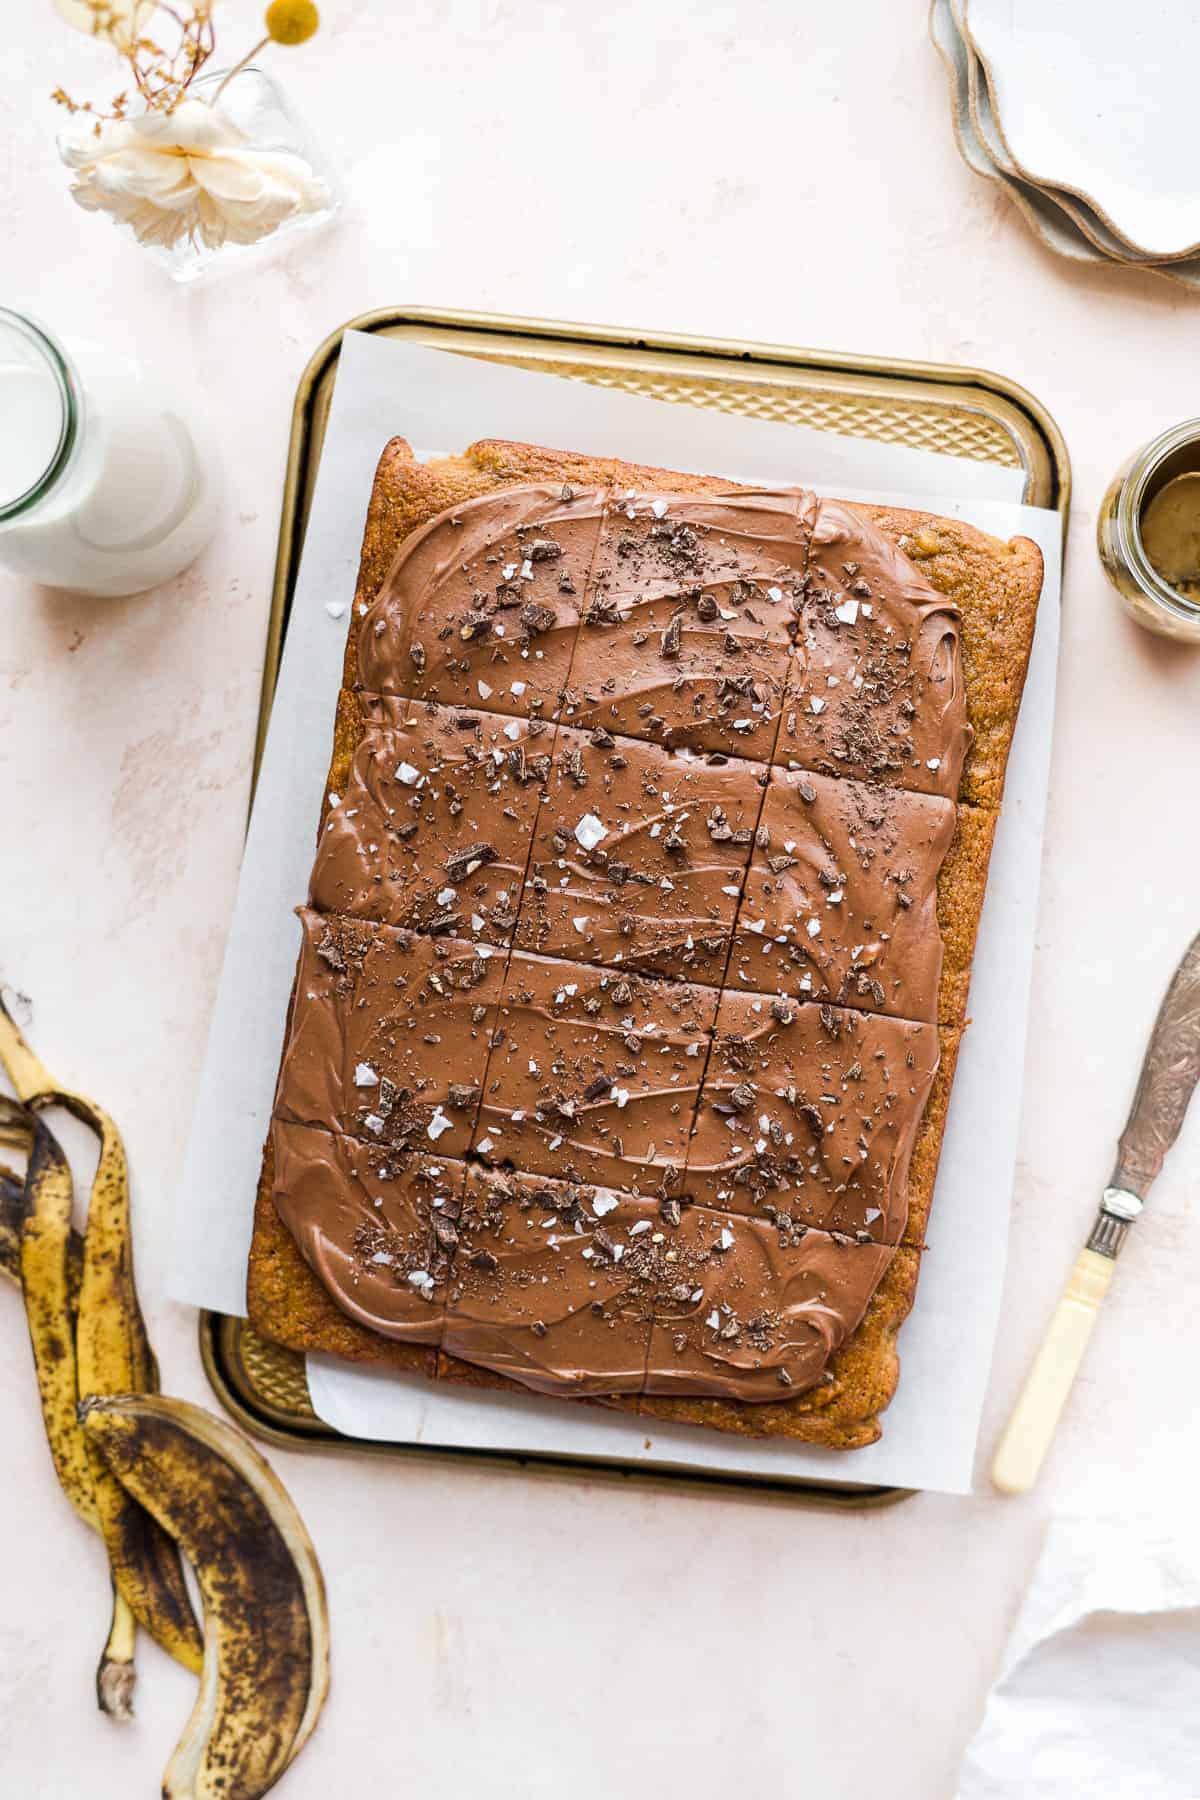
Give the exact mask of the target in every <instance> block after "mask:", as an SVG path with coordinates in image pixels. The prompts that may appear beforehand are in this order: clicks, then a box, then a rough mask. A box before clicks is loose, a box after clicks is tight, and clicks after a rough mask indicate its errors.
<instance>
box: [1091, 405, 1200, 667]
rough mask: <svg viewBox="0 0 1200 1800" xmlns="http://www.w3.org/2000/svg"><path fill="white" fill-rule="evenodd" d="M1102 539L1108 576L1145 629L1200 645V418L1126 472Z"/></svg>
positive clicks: (1117, 479)
mask: <svg viewBox="0 0 1200 1800" xmlns="http://www.w3.org/2000/svg"><path fill="white" fill-rule="evenodd" d="M1097 540H1098V545H1099V550H1100V560H1101V562H1102V563H1103V564H1104V568H1105V572H1106V573H1107V575H1108V578H1109V580H1110V581H1111V582H1112V584H1113V586H1114V587H1115V588H1116V590H1117V592H1118V593H1119V594H1120V596H1121V599H1122V600H1123V601H1124V603H1125V606H1126V608H1127V610H1128V611H1129V612H1130V613H1131V614H1132V615H1133V617H1134V618H1135V619H1136V620H1137V621H1138V623H1139V624H1140V625H1144V626H1145V627H1146V628H1147V630H1149V631H1154V632H1157V633H1158V634H1159V635H1160V636H1162V637H1171V638H1175V639H1176V640H1177V641H1179V642H1183V643H1192V644H1200V419H1189V420H1187V421H1186V422H1185V423H1184V424H1182V425H1176V426H1174V427H1173V428H1172V429H1171V430H1170V431H1165V432H1163V434H1162V436H1161V437H1157V438H1155V439H1154V440H1153V442H1152V443H1149V444H1146V445H1144V446H1143V448H1142V449H1141V450H1139V451H1137V452H1136V453H1135V454H1134V455H1133V456H1132V457H1130V459H1129V461H1128V462H1127V463H1126V464H1125V465H1124V467H1123V468H1122V469H1120V470H1119V471H1118V473H1117V474H1116V475H1115V476H1114V478H1113V480H1112V482H1111V484H1110V486H1109V489H1108V492H1107V493H1106V494H1105V496H1104V501H1103V504H1102V506H1101V508H1100V518H1099V521H1098V524H1097Z"/></svg>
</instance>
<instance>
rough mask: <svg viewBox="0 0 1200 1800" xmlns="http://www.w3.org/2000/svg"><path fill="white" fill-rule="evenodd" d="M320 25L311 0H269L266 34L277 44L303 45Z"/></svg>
mask: <svg viewBox="0 0 1200 1800" xmlns="http://www.w3.org/2000/svg"><path fill="white" fill-rule="evenodd" d="M320 23H321V15H320V13H319V12H318V11H317V9H316V7H315V6H314V5H313V3H312V0H271V4H270V6H268V8H267V14H266V24H267V34H268V36H269V37H271V38H272V39H273V40H274V42H275V43H277V44H305V43H307V42H308V40H309V38H310V37H312V35H313V33H314V32H315V31H316V29H317V26H318V25H319V24H320Z"/></svg>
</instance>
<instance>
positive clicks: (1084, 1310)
mask: <svg viewBox="0 0 1200 1800" xmlns="http://www.w3.org/2000/svg"><path fill="white" fill-rule="evenodd" d="M1198 1082H1200V934H1198V935H1197V936H1196V937H1195V938H1194V939H1193V940H1192V942H1191V944H1190V945H1189V947H1188V949H1187V951H1186V952H1185V954H1184V958H1183V961H1182V962H1181V963H1180V965H1179V967H1178V968H1177V969H1176V971H1175V974H1174V975H1173V977H1172V979H1171V985H1170V986H1169V987H1168V989H1167V992H1166V995H1165V997H1164V999H1163V1003H1162V1005H1161V1006H1160V1007H1159V1010H1158V1018H1157V1019H1156V1020H1155V1023H1154V1030H1153V1031H1152V1032H1151V1034H1150V1044H1149V1047H1148V1048H1147V1051H1146V1057H1145V1061H1144V1062H1143V1063H1142V1073H1141V1077H1140V1079H1139V1081H1138V1086H1137V1092H1136V1094H1135V1095H1134V1097H1133V1105H1132V1107H1131V1108H1130V1112H1129V1118H1128V1121H1127V1122H1126V1125H1125V1129H1124V1131H1123V1132H1122V1133H1121V1140H1120V1143H1119V1145H1118V1147H1117V1162H1116V1167H1115V1169H1114V1170H1113V1173H1112V1179H1111V1180H1110V1182H1109V1185H1108V1186H1107V1187H1106V1188H1105V1190H1104V1193H1103V1195H1102V1197H1101V1200H1100V1209H1099V1211H1098V1212H1097V1214H1096V1222H1095V1224H1094V1225H1093V1226H1092V1230H1091V1235H1090V1236H1089V1238H1088V1240H1087V1244H1086V1246H1085V1247H1084V1249H1083V1250H1082V1251H1081V1252H1080V1255H1079V1260H1078V1262H1077V1263H1076V1264H1075V1267H1074V1269H1073V1270H1072V1272H1071V1279H1070V1280H1069V1282H1068V1283H1067V1286H1066V1290H1065V1292H1064V1294H1063V1297H1062V1299H1061V1300H1060V1301H1059V1303H1058V1309H1057V1311H1056V1312H1055V1314H1054V1317H1053V1318H1052V1319H1051V1321H1050V1326H1049V1329H1048V1331H1047V1332H1046V1335H1045V1337H1044V1338H1043V1340H1042V1346H1041V1349H1040V1350H1039V1351H1038V1353H1037V1356H1036V1357H1035V1359H1034V1363H1033V1367H1032V1368H1031V1369H1030V1371H1029V1375H1028V1376H1027V1378H1026V1381H1025V1386H1024V1387H1023V1388H1022V1390H1021V1394H1020V1397H1019V1399H1018V1400H1017V1404H1016V1406H1015V1407H1014V1409H1013V1414H1012V1417H1011V1419H1010V1420H1009V1422H1008V1426H1007V1428H1006V1430H1005V1432H1004V1436H1003V1437H1002V1438H1001V1440H1000V1447H999V1449H998V1450H997V1452H996V1458H995V1461H994V1462H993V1464H992V1480H993V1481H994V1482H995V1484H996V1486H997V1487H998V1488H1000V1489H1001V1490H1002V1491H1003V1492H1004V1493H1007V1494H1021V1493H1024V1492H1025V1491H1026V1490H1027V1489H1028V1488H1030V1487H1032V1486H1033V1483H1034V1481H1035V1480H1036V1479H1037V1474H1038V1470H1039V1469H1040V1468H1041V1466H1042V1461H1043V1459H1044V1457H1045V1454H1046V1451H1047V1450H1048V1449H1049V1447H1050V1440H1051V1438H1052V1437H1053V1436H1054V1429H1055V1426H1056V1425H1057V1424H1058V1420H1059V1415H1060V1414H1061V1412H1062V1409H1063V1406H1064V1404H1065V1403H1066V1398H1067V1395H1068V1394H1069V1393H1070V1391H1071V1384H1072V1382H1073V1381H1074V1379H1075V1375H1076V1372H1077V1370H1078V1368H1079V1365H1080V1363H1081V1362H1082V1360H1083V1353H1084V1350H1085V1349H1086V1348H1087V1343H1088V1339H1089V1338H1090V1337H1091V1335H1092V1327H1093V1325H1094V1324H1095V1322H1096V1317H1097V1314H1098V1313H1099V1311H1100V1306H1101V1303H1102V1302H1103V1300H1104V1296H1105V1295H1106V1294H1107V1292H1108V1286H1109V1283H1110V1281H1111V1280H1112V1273H1113V1266H1114V1264H1115V1262H1116V1258H1117V1256H1118V1254H1119V1252H1120V1249H1121V1246H1122V1244H1123V1243H1124V1242H1125V1238H1126V1236H1127V1235H1128V1232H1129V1227H1130V1226H1131V1225H1132V1223H1133V1221H1134V1220H1135V1219H1136V1218H1137V1216H1138V1214H1139V1213H1140V1212H1141V1210H1142V1207H1143V1205H1144V1204H1145V1201H1146V1198H1147V1196H1148V1194H1149V1192H1150V1189H1151V1187H1152V1185H1153V1183H1154V1181H1155V1178H1156V1177H1157V1175H1158V1173H1159V1171H1160V1169H1161V1168H1162V1166H1163V1159H1164V1158H1165V1156H1166V1154H1167V1151H1168V1150H1169V1149H1170V1148H1171V1145H1172V1144H1173V1143H1174V1142H1175V1139H1176V1138H1177V1137H1178V1136H1179V1128H1180V1126H1181V1125H1182V1124H1183V1119H1184V1114H1185V1113H1186V1112H1187V1108H1188V1101H1189V1100H1190V1099H1191V1097H1192V1093H1193V1091H1194V1089H1195V1087H1196V1085H1197V1083H1198Z"/></svg>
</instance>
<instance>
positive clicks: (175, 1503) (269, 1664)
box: [80, 1394, 329, 1800]
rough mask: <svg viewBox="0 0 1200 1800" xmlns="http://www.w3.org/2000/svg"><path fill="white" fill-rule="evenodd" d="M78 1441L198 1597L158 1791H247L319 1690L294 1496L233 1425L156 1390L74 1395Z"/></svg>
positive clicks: (208, 1799)
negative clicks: (199, 1639)
mask: <svg viewBox="0 0 1200 1800" xmlns="http://www.w3.org/2000/svg"><path fill="white" fill-rule="evenodd" d="M80 1416H81V1418H82V1420H83V1427H84V1431H85V1433H86V1434H87V1436H88V1438H89V1439H90V1441H91V1442H92V1443H93V1444H94V1445H95V1447H96V1448H97V1450H99V1452H100V1453H101V1455H102V1456H103V1457H104V1458H105V1460H106V1461H107V1463H108V1465H109V1467H110V1468H111V1469H112V1471H113V1473H114V1474H115V1475H116V1476H117V1477H118V1479H119V1480H120V1481H121V1482H122V1483H123V1484H124V1486H126V1487H127V1488H128V1490H129V1492H130V1493H131V1494H132V1495H133V1496H134V1498H135V1499H137V1500H139V1501H140V1502H141V1504H142V1505H143V1506H144V1507H145V1508H146V1509H147V1511H148V1512H151V1513H153V1514H154V1516H155V1518H156V1519H157V1520H158V1522H159V1523H160V1525H162V1526H163V1528H164V1529H165V1530H166V1531H169V1532H170V1533H171V1535H172V1537H174V1538H175V1539H176V1540H177V1542H178V1544H179V1546H180V1548H181V1549H182V1551H183V1553H184V1555H185V1556H186V1557H187V1558H188V1560H189V1562H190V1563H191V1564H192V1566H193V1568H194V1569H195V1571H196V1577H197V1580H198V1581H199V1584H200V1591H201V1593H202V1595H203V1597H204V1671H203V1674H202V1676H201V1681H200V1692H199V1695H198V1696H197V1700H196V1705H195V1708H194V1709H193V1712H192V1716H191V1718H190V1719H189V1720H188V1723H187V1728H186V1729H185V1731H184V1734H183V1736H182V1738H181V1739H180V1741H179V1743H178V1745H177V1746H176V1749H175V1752H174V1754H173V1756H172V1757H171V1761H170V1763H169V1765H168V1767H167V1771H166V1774H165V1776H164V1778H163V1795H164V1800H218V1797H219V1800H257V1796H258V1795H260V1794H265V1793H266V1791H267V1789H268V1788H270V1787H272V1786H273V1785H274V1783H275V1782H276V1781H277V1780H278V1779H279V1777H280V1776H281V1775H282V1774H283V1771H284V1770H285V1769H286V1768H287V1766H288V1764H289V1763H290V1762H291V1761H292V1759H293V1758H294V1757H295V1756H296V1755H297V1754H298V1753H299V1751H300V1749H301V1748H302V1747H303V1745H304V1743H305V1742H306V1741H307V1739H308V1737H309V1734H310V1733H311V1731H312V1729H313V1727H314V1725H315V1724H316V1722H317V1716H318V1714H319V1713H320V1710H321V1707H322V1706H323V1705H324V1703H325V1696H326V1694H327V1693H328V1690H329V1622H328V1616H327V1613H326V1606H325V1586H324V1582H323V1581H322V1578H321V1570H320V1566H319V1564H318V1562H317V1556H316V1552H315V1550H314V1549H313V1546H312V1541H311V1539H310V1538H309V1535H308V1533H307V1531H306V1530H305V1528H304V1524H303V1522H302V1520H301V1518H300V1515H299V1514H298V1513H297V1511H296V1508H295V1506H294V1505H293V1504H292V1501H291V1500H290V1499H289V1497H288V1495H287V1492H286V1491H285V1489H284V1488H283V1486H282V1484H281V1483H280V1481H279V1480H278V1478H277V1477H276V1476H275V1475H274V1474H273V1472H272V1471H271V1469H270V1467H269V1466H268V1464H267V1463H266V1462H264V1461H263V1458H262V1457H261V1456H260V1455H259V1454H258V1451H257V1450H255V1449H254V1448H253V1446H252V1445H251V1444H250V1443H249V1442H248V1441H247V1439H246V1438H244V1437H243V1436H242V1434H241V1433H240V1432H238V1431H235V1430H234V1429H233V1427H232V1426H230V1425H227V1424H225V1423H224V1422H223V1421H222V1420H220V1419H217V1418H214V1417H213V1415H212V1414H211V1413H207V1412H204V1411H202V1410H201V1408H199V1407H197V1406H192V1405H189V1404H188V1402H187V1401H184V1400H173V1399H170V1398H168V1397H167V1396H165V1395H161V1394H153V1395H136V1394H131V1395H106V1396H97V1397H93V1398H88V1399H86V1400H84V1401H83V1402H82V1403H81V1406H80Z"/></svg>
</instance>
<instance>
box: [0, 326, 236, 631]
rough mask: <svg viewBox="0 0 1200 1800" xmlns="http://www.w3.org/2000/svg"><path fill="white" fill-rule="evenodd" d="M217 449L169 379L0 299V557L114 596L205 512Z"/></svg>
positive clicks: (168, 568) (166, 554) (163, 565)
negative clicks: (65, 334)
mask: <svg viewBox="0 0 1200 1800" xmlns="http://www.w3.org/2000/svg"><path fill="white" fill-rule="evenodd" d="M220 502H221V479H220V463H219V461H218V458H217V455H216V449H215V445H214V444H213V442H212V440H211V438H210V437H209V435H208V433H207V432H206V431H205V430H204V429H203V428H202V427H201V426H200V425H199V424H198V422H197V421H196V420H195V419H194V418H193V417H191V416H190V415H189V413H188V411H187V409H186V407H185V406H184V405H183V404H181V401H180V399H179V397H178V396H177V395H176V394H175V393H174V392H173V390H172V386H171V383H170V380H169V379H166V378H164V377H163V376H162V374H161V373H160V372H159V371H157V370H156V371H154V372H153V373H152V374H151V373H149V372H147V371H146V370H145V369H143V368H142V366H141V364H140V363H137V362H135V361H134V360H133V359H132V358H130V357H124V356H117V355H114V354H113V353H112V352H111V351H109V350H107V349H105V348H104V347H103V346H101V345H98V344H94V343H89V342H87V341H85V340H82V339H74V338H71V339H68V340H66V341H64V342H60V341H59V340H58V339H56V338H54V337H52V336H51V334H50V333H49V332H48V331H46V330H45V328H44V327H43V326H41V325H38V324H36V323H35V322H34V321H33V320H32V319H29V318H26V317H24V316H23V315H22V314H21V313H16V312H10V311H9V310H8V309H7V308H4V307H0V568H3V569H7V570H9V571H11V572H12V573H13V574H15V575H19V576H24V577H25V578H26V579H27V580H29V581H36V582H42V583H45V584H46V585H47V586H50V587H58V588H65V589H67V590H68V591H69V592H71V593H76V594H94V595H97V596H99V597H102V598H109V599H115V598H117V597H118V596H120V595H123V594H136V593H141V592H142V591H143V590H144V589H146V588H151V587H157V586H158V585H159V583H160V582H164V581H169V580H170V579H171V577H172V576H174V575H177V574H178V573H179V572H180V570H181V569H184V568H186V567H187V565H188V564H189V563H190V562H192V561H194V559H195V558H196V557H197V556H198V555H199V554H200V552H201V550H203V549H204V547H205V545H206V544H207V543H208V541H209V539H210V538H211V537H212V534H213V531H214V529H215V527H216V524H217V519H218V516H219V512H220Z"/></svg>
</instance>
